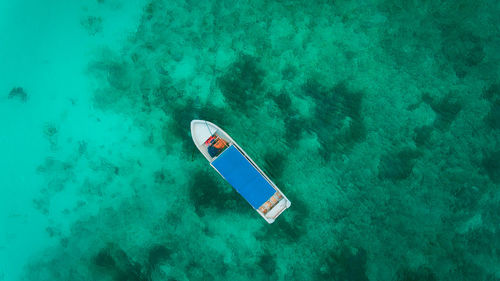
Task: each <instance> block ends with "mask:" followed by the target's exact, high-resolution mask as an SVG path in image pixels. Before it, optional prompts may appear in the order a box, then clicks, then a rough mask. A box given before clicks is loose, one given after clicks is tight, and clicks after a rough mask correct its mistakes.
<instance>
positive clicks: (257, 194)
mask: <svg viewBox="0 0 500 281" xmlns="http://www.w3.org/2000/svg"><path fill="white" fill-rule="evenodd" d="M212 166H214V168H215V169H217V171H219V173H221V175H222V176H223V177H224V178H225V179H226V180H227V181H228V182H229V183H230V184H231V185H232V186H233V187H234V188H235V189H236V191H238V192H239V193H240V194H241V196H243V198H245V199H246V200H247V201H248V203H250V205H252V207H254V208H255V209H258V208H259V207H260V206H261V205H262V204H264V203H265V202H266V201H267V200H269V198H270V197H271V196H272V195H273V194H274V193H275V192H276V191H275V190H274V188H273V187H272V186H271V185H270V184H269V182H268V181H267V180H266V179H265V178H264V177H263V176H262V175H261V174H260V173H259V171H257V169H255V167H254V166H253V165H252V163H250V162H249V161H248V160H247V158H246V157H245V156H244V155H243V154H241V152H240V151H239V150H238V149H237V148H236V147H234V146H233V145H231V146H230V147H229V148H227V149H226V150H225V151H224V152H222V154H221V155H220V156H219V157H217V159H215V160H214V161H213V162H212Z"/></svg>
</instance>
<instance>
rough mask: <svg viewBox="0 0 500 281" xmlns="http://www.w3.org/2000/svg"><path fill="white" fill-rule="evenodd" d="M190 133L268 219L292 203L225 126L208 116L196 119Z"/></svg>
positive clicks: (247, 199)
mask: <svg viewBox="0 0 500 281" xmlns="http://www.w3.org/2000/svg"><path fill="white" fill-rule="evenodd" d="M191 136H192V138H193V142H194V144H195V145H196V147H197V148H198V150H199V151H200V152H201V154H203V156H205V158H206V159H207V160H208V162H209V163H210V165H211V166H212V167H213V168H214V169H215V170H216V171H217V172H218V173H219V174H220V175H221V176H222V177H223V178H224V179H225V180H226V181H227V182H229V184H231V185H232V186H233V188H234V189H236V191H237V192H238V193H239V194H240V195H241V196H243V198H245V200H246V201H247V202H248V203H249V204H250V205H251V206H252V208H253V209H254V210H255V211H257V213H259V215H261V216H262V217H263V218H264V219H265V220H266V221H267V222H268V223H273V222H274V220H275V219H276V218H277V217H278V216H279V215H280V214H281V213H283V211H285V210H286V209H287V208H289V207H290V205H291V202H290V200H288V198H287V197H286V196H285V195H284V194H283V192H281V190H280V189H279V188H278V187H277V186H276V184H274V182H273V181H271V179H269V177H268V176H267V175H266V174H265V173H264V172H263V171H262V169H260V168H259V166H257V164H255V162H254V161H253V160H252V158H250V156H248V154H247V153H246V152H245V151H244V150H243V149H242V148H241V147H240V146H239V145H238V144H237V143H236V142H235V141H234V140H233V139H232V138H231V137H230V136H229V134H227V133H226V132H225V131H224V130H222V129H221V128H219V127H218V126H217V125H215V124H213V123H211V122H208V121H205V120H193V121H191Z"/></svg>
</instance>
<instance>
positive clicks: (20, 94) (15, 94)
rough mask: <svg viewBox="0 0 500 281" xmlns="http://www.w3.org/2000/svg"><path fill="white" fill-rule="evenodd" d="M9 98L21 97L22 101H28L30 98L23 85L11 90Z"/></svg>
mask: <svg viewBox="0 0 500 281" xmlns="http://www.w3.org/2000/svg"><path fill="white" fill-rule="evenodd" d="M9 99H19V100H21V101H22V102H26V101H27V100H28V94H27V93H26V92H25V91H24V89H23V88H22V87H14V88H12V90H10V93H9Z"/></svg>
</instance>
